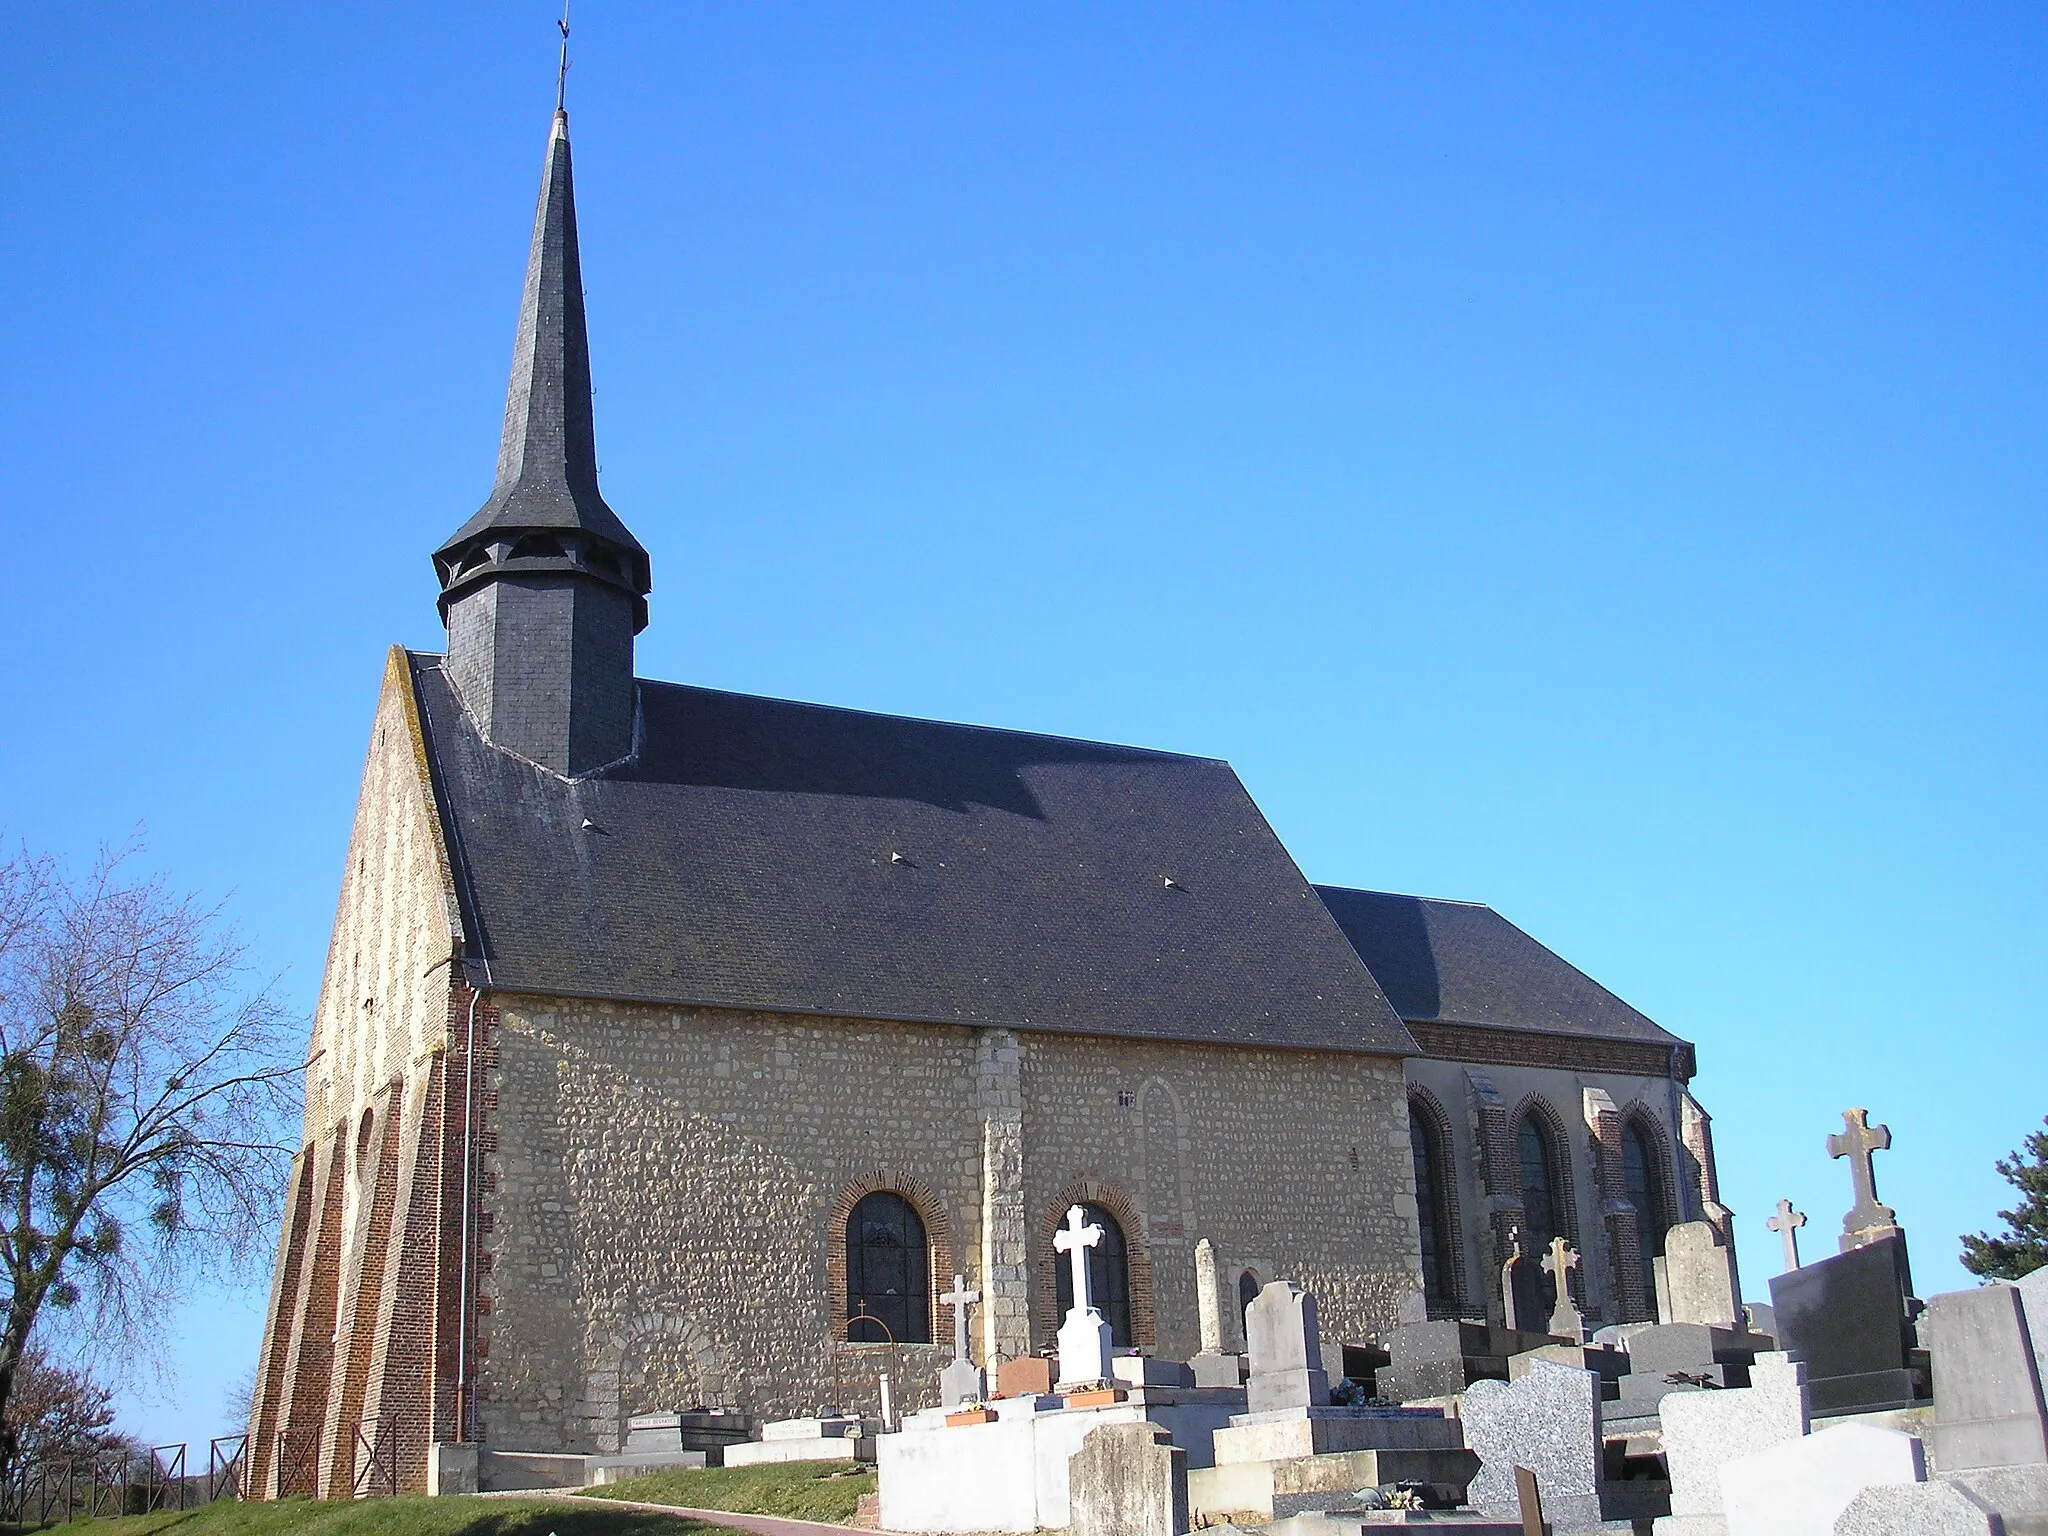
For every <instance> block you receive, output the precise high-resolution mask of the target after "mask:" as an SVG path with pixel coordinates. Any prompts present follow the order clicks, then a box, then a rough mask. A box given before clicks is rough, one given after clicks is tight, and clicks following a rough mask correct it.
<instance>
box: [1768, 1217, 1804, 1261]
mask: <svg viewBox="0 0 2048 1536" xmlns="http://www.w3.org/2000/svg"><path fill="white" fill-rule="evenodd" d="M1764 1225H1765V1226H1767V1227H1769V1228H1770V1229H1771V1230H1772V1231H1773V1232H1775V1233H1777V1234H1778V1236H1779V1237H1781V1238H1783V1239H1784V1241H1785V1270H1786V1272H1787V1273H1788V1274H1789V1273H1790V1272H1791V1271H1793V1270H1795V1269H1797V1268H1798V1267H1799V1229H1800V1228H1801V1227H1803V1226H1805V1225H1806V1212H1804V1211H1795V1210H1793V1209H1792V1202H1791V1201H1790V1200H1780V1201H1779V1202H1778V1214H1777V1215H1775V1216H1773V1217H1772V1218H1771V1219H1770V1220H1769V1221H1766V1222H1765V1223H1764Z"/></svg>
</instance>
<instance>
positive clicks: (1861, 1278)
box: [1771, 1232, 1916, 1416]
mask: <svg viewBox="0 0 2048 1536" xmlns="http://www.w3.org/2000/svg"><path fill="white" fill-rule="evenodd" d="M1915 1305H1916V1304H1915V1303H1913V1301H1912V1277H1911V1274H1910V1272H1909V1270H1908V1267H1907V1261H1906V1239H1905V1235H1904V1234H1903V1233H1896V1232H1895V1233H1894V1234H1893V1235H1891V1236H1889V1237H1880V1238H1875V1239H1873V1240H1872V1241H1870V1242H1869V1243H1866V1244H1864V1245H1862V1246H1860V1247H1851V1248H1849V1249H1847V1250H1846V1251H1844V1252H1842V1253H1838V1254H1836V1255H1834V1256H1833V1257H1832V1258H1826V1259H1822V1260H1820V1261H1819V1262H1818V1263H1815V1264H1808V1265H1806V1266H1804V1267H1803V1268H1800V1269H1795V1270H1793V1271H1791V1272H1790V1273H1789V1274H1783V1275H1778V1276H1776V1277H1775V1278H1773V1279H1772V1281H1771V1306H1772V1308H1773V1310H1774V1311H1775V1312H1776V1313H1777V1321H1778V1347H1779V1348H1780V1349H1782V1350H1785V1351H1786V1352H1787V1353H1789V1354H1792V1355H1794V1356H1796V1357H1797V1358H1799V1359H1800V1360H1803V1361H1805V1362H1806V1367H1807V1384H1808V1386H1809V1387H1810V1388H1811V1390H1812V1394H1813V1411H1814V1412H1815V1413H1817V1414H1821V1415H1823V1416H1825V1415H1831V1414H1838V1413H1866V1412H1877V1411H1882V1410H1888V1409H1893V1408H1910V1407H1911V1406H1912V1405H1913V1401H1914V1384H1913V1374H1912V1370H1911V1364H1912V1358H1911V1357H1912V1350H1913V1333H1912V1312H1913V1307H1914V1306H1915Z"/></svg>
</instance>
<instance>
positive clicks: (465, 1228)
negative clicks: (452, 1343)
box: [455, 988, 483, 1444]
mask: <svg viewBox="0 0 2048 1536" xmlns="http://www.w3.org/2000/svg"><path fill="white" fill-rule="evenodd" d="M482 997H483V991H482V989H480V988H472V989H471V991H470V994H469V1028H468V1031H467V1034H466V1037H465V1039H464V1043H463V1048H462V1271H461V1273H462V1281H461V1289H460V1291H459V1292H458V1293H457V1300H456V1304H455V1316H456V1330H457V1332H456V1347H455V1439H456V1443H457V1444H461V1443H462V1442H464V1441H467V1440H471V1439H474V1438H475V1436H476V1407H475V1403H474V1400H473V1399H474V1392H475V1387H474V1384H473V1383H472V1382H471V1381H470V1375H469V1354H470V1338H469V1336H470V1312H471V1308H472V1305H473V1302H472V1298H471V1296H470V1270H471V1266H472V1264H473V1262H474V1261H473V1260H472V1258H471V1247H472V1243H473V1239H472V1236H471V1234H472V1232H473V1230H474V1228H475V1216H474V1214H473V1211H472V1209H471V1202H472V1199H473V1191H474V1190H475V1188H476V1168H475V1165H474V1163H473V1162H472V1161H471V1155H472V1153H471V1149H472V1146H473V1140H472V1137H471V1134H470V1130H471V1126H472V1125H473V1124H474V1122H475V1119H476V1005H477V1003H478V1001H479V1000H480V999H481V998H482Z"/></svg>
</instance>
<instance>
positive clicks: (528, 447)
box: [434, 29, 651, 776]
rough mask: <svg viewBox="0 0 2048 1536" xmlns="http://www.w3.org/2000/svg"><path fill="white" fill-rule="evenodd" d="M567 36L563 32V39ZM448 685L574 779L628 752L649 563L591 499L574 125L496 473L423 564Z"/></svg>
mask: <svg viewBox="0 0 2048 1536" xmlns="http://www.w3.org/2000/svg"><path fill="white" fill-rule="evenodd" d="M565 36H566V29H565ZM434 570H435V573H436V574H437V575H438V576H439V577H440V579H441V597H440V608H441V619H442V622H443V623H445V624H446V625H447V626H448V675H449V677H450V679H451V680H452V681H453V682H454V684H455V687H456V690H457V692H459V693H460V694H461V695H462V700H463V704H464V705H465V707H466V708H467V709H468V711H469V714H470V716H471V718H472V719H473V720H474V721H475V722H476V726H477V729H478V730H479V731H481V732H482V734H483V736H484V739H485V740H487V741H489V742H491V743H492V744H493V745H494V746H498V747H502V748H504V749H505V750H507V751H509V752H514V753H516V754H518V755H519V756H521V757H524V758H526V759H528V760H529V761H531V762H534V763H538V764H539V765H540V766H542V767H543V768H548V769H551V770H552V771H554V772H556V773H560V774H566V775H570V776H575V775H579V774H583V773H588V772H590V771H592V770H594V769H597V768H601V767H603V766H604V765H605V764H607V763H612V762H616V761H618V760H619V759H620V758H622V757H625V756H626V755H627V754H628V753H629V752H630V751H631V750H632V742H633V718H634V709H635V689H634V683H633V637H634V635H636V634H638V633H639V632H640V631H641V630H642V629H644V628H646V627H647V593H648V589H649V587H650V585H651V583H650V580H649V576H648V568H647V551H646V550H644V549H642V548H641V547H640V541H639V540H637V539H635V538H634V537H633V535H632V534H631V533H629V532H627V531H626V525H625V524H624V523H622V522H620V521H619V517H618V514H617V513H615V512H613V511H612V509H611V508H610V507H608V506H606V505H605V500H604V497H603V496H601V495H600V494H599V493H598V489H597V445H596V439H595V436H594V434H593V432H592V429H591V419H590V346H589V342H588V340H587V338H586V337H585V334H584V328H583V273H582V265H581V262H580V261H579V260H578V257H577V250H576V197H575V192H574V189H573V188H572V186H571V183H570V172H569V117H568V114H567V113H565V112H563V111H562V110H561V109H560V108H559V107H558V108H557V109H556V111H555V120H554V127H553V130H552V131H551V132H550V133H549V135H548V158H547V165H546V168H545V169H544V170H543V172H542V173H541V183H540V207H539V209H538V210H537V211H536V212H535V214H534V219H533V246H532V249H531V251H530V253H529V254H528V256H527V260H526V294H525V297H524V299H523V300H522V301H521V303H520V306H519V335H518V339H517V340H516V341H515V342H514V343H513V347H512V383H511V387H510V388H509V389H508V390H507V391H506V393H505V432H504V437H503V439H502V440H501V442H500V444H499V447H498V475H497V480H496V482H495V483H494V484H493V485H492V486H491V494H490V497H489V499H488V500H486V501H485V502H484V504H483V506H482V508H481V509H479V510H478V512H477V514H476V516H474V517H472V518H471V519H470V520H469V521H468V522H466V523H464V524H463V525H462V527H461V528H459V529H457V530H456V532H455V535H454V537H453V538H451V539H449V540H448V542H447V543H445V544H443V545H442V546H441V547H440V548H439V549H437V550H435V551H434Z"/></svg>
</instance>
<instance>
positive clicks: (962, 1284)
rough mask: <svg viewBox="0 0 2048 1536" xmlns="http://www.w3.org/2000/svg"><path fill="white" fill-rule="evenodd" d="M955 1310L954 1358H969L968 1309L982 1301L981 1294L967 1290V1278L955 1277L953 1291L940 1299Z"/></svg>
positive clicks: (963, 1276) (962, 1276)
mask: <svg viewBox="0 0 2048 1536" xmlns="http://www.w3.org/2000/svg"><path fill="white" fill-rule="evenodd" d="M939 1300H940V1301H942V1302H944V1303H945V1304H946V1305H947V1306H949V1307H951V1308H952V1309H953V1358H954V1359H955V1360H965V1359H966V1358H967V1309H968V1308H969V1307H971V1306H973V1305H974V1304H975V1303H976V1302H977V1301H979V1300H981V1292H979V1291H970V1290H969V1289H967V1277H966V1276H965V1275H955V1276H954V1277H953V1289H951V1290H950V1291H948V1292H946V1293H945V1295H943V1296H941V1297H940V1298H939Z"/></svg>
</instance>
